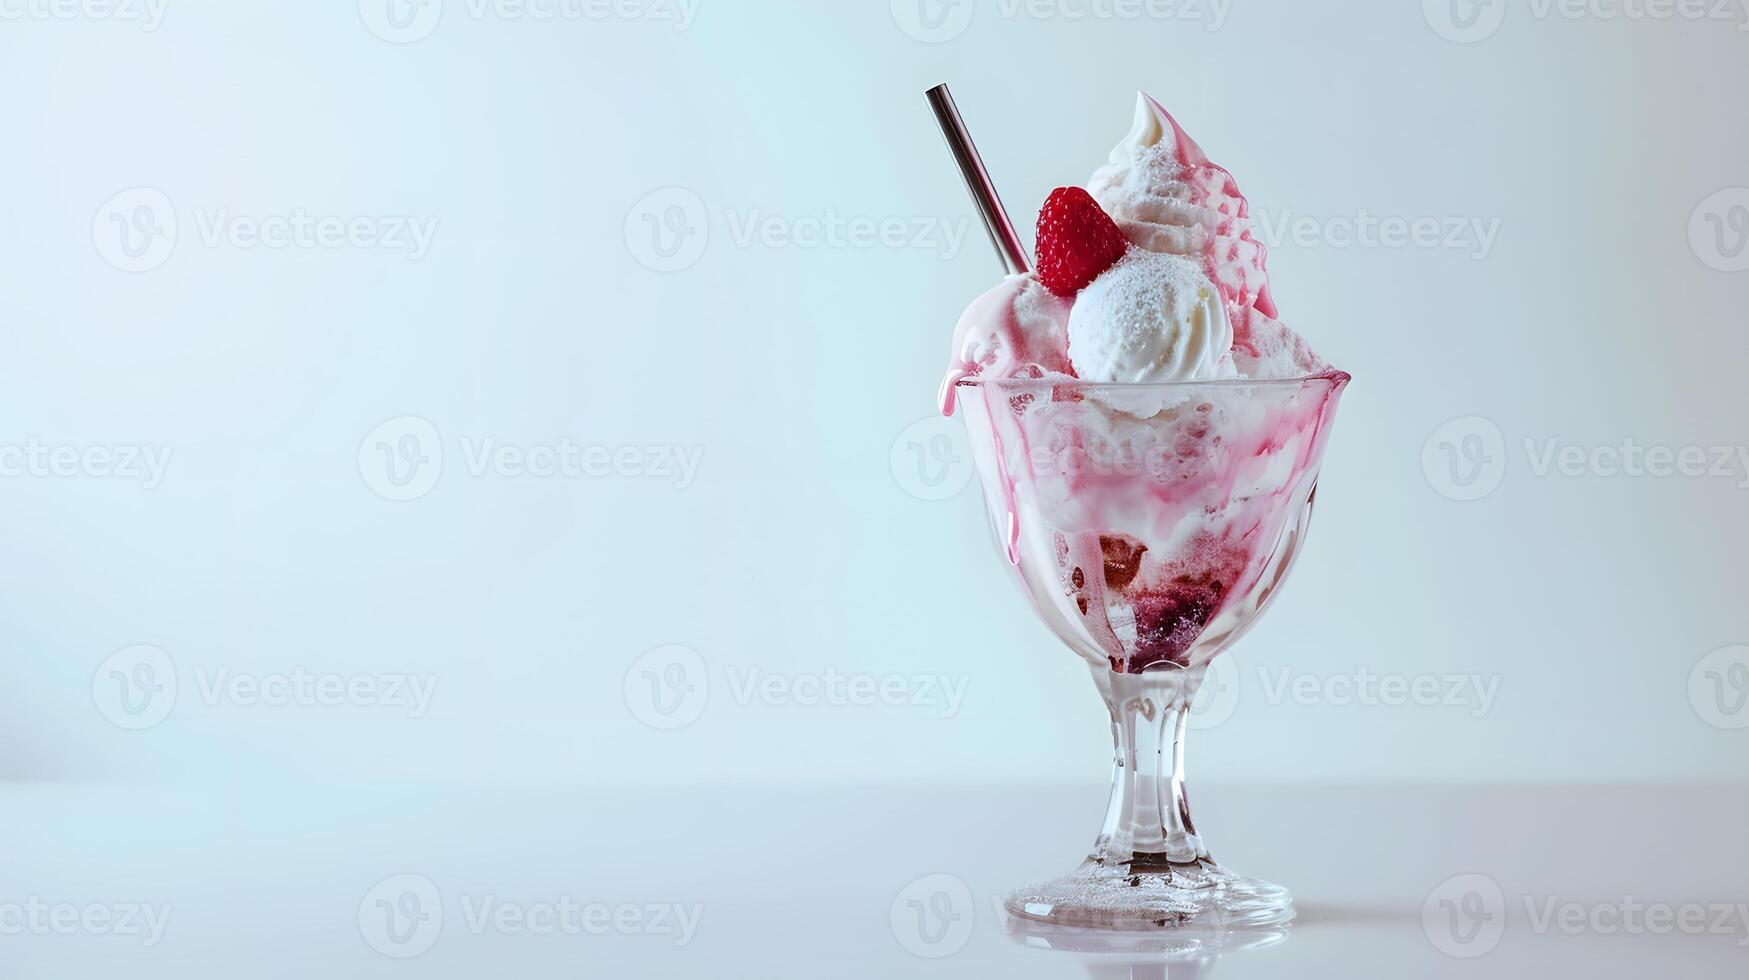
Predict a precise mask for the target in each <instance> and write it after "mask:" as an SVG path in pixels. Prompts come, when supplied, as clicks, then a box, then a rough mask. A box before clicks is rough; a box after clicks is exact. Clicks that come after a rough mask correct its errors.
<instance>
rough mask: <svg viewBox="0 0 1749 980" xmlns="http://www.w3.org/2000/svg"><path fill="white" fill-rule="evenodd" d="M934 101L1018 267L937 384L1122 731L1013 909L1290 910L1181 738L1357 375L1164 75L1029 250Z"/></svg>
mask: <svg viewBox="0 0 1749 980" xmlns="http://www.w3.org/2000/svg"><path fill="white" fill-rule="evenodd" d="M932 98H937V99H938V100H939V99H945V94H944V93H943V94H941V95H939V96H938V95H936V94H935V93H932ZM937 112H938V116H940V117H941V119H942V122H943V126H944V129H945V130H946V131H947V132H948V134H949V143H950V145H952V146H954V148H955V150H956V155H957V156H959V158H960V160H961V163H962V168H963V169H964V171H965V173H966V176H967V181H968V184H969V185H971V186H972V187H973V189H974V196H976V197H979V198H980V204H981V205H982V206H983V207H984V213H985V215H986V217H987V218H989V217H991V216H992V215H994V216H995V219H994V220H992V221H991V222H990V227H991V229H992V235H993V236H994V237H995V238H996V239H997V240H998V242H999V251H1000V252H1001V253H1002V254H1003V255H1004V256H1005V258H1007V259H1008V260H1009V265H1010V269H1011V273H1012V274H1010V275H1009V276H1008V277H1006V278H1004V279H1003V280H1002V282H1000V283H999V284H998V285H997V286H996V287H994V288H993V289H991V290H990V291H989V292H987V293H985V294H984V295H983V296H981V297H979V298H978V299H977V300H976V301H974V302H973V303H972V305H971V307H970V308H969V309H968V310H967V311H966V313H965V315H964V316H963V317H962V318H961V320H960V324H959V327H958V329H957V331H956V334H955V346H954V360H953V364H952V365H951V367H950V370H949V374H948V378H947V381H946V384H945V385H944V387H943V404H942V408H943V411H944V412H946V413H947V414H954V412H955V411H956V407H957V409H958V410H959V411H960V412H961V413H962V414H963V416H964V419H965V423H966V426H967V429H968V430H969V433H970V437H971V445H972V451H973V456H974V459H975V461H976V463H977V468H978V472H979V475H980V477H981V482H982V485H983V489H984V497H985V501H986V503H987V505H988V511H989V514H990V517H991V520H992V522H993V524H994V527H995V530H996V532H997V535H998V539H999V540H1000V541H1001V542H1003V545H1004V549H1005V551H1006V553H1007V559H1008V565H1009V566H1010V570H1011V573H1012V574H1013V576H1014V580H1015V582H1016V583H1017V584H1018V585H1019V586H1020V589H1021V592H1022V593H1023V594H1024V595H1025V596H1026V598H1027V599H1028V601H1029V602H1030V603H1031V605H1032V607H1033V609H1034V610H1035V611H1036V612H1037V614H1038V616H1039V618H1041V619H1042V620H1044V622H1045V625H1047V626H1048V627H1050V629H1051V631H1052V632H1054V633H1055V634H1056V635H1057V637H1058V638H1059V639H1061V640H1062V641H1063V642H1064V643H1065V644H1067V645H1068V646H1069V648H1070V649H1072V650H1073V651H1075V653H1077V654H1079V655H1080V656H1081V657H1082V658H1083V659H1084V660H1085V661H1086V662H1087V663H1088V665H1089V667H1090V668H1091V669H1092V673H1093V679H1094V683H1095V685H1096V687H1097V688H1098V690H1099V692H1100V694H1101V696H1102V697H1103V698H1104V699H1105V703H1106V706H1107V708H1108V709H1109V711H1110V713H1111V721H1112V733H1113V738H1114V742H1115V749H1116V766H1115V773H1114V776H1113V779H1112V789H1111V798H1110V803H1109V806H1108V807H1107V810H1106V815H1105V823H1104V826H1103V827H1102V828H1101V830H1100V832H1099V836H1098V838H1097V839H1096V840H1095V842H1094V845H1093V849H1092V852H1091V853H1090V854H1089V855H1088V857H1087V859H1086V860H1085V861H1084V862H1083V863H1082V864H1081V866H1080V867H1079V868H1078V869H1076V870H1075V871H1073V872H1071V873H1070V874H1068V875H1065V876H1064V877H1061V878H1057V879H1054V880H1052V881H1047V882H1043V883H1039V884H1035V885H1031V886H1029V887H1026V888H1022V889H1020V890H1018V891H1016V892H1015V893H1013V894H1012V895H1011V896H1009V898H1008V900H1007V902H1006V907H1007V910H1008V912H1009V913H1010V914H1012V915H1014V916H1016V917H1017V918H1019V919H1022V920H1027V921H1033V922H1039V923H1045V924H1049V925H1052V926H1065V927H1077V928H1096V929H1100V928H1103V929H1149V928H1159V927H1179V928H1183V927H1191V928H1205V929H1206V928H1214V929H1230V928H1244V927H1256V926H1271V925H1279V924H1281V923H1285V922H1287V921H1289V920H1291V919H1292V918H1293V904H1292V899H1291V897H1290V896H1289V894H1288V892H1287V891H1286V890H1285V889H1283V888H1281V887H1279V886H1277V885H1272V884H1269V883H1267V882H1264V881H1259V880H1257V879H1254V878H1248V877H1245V876H1243V875H1240V874H1237V873H1235V872H1233V871H1231V870H1230V869H1228V868H1226V867H1225V866H1223V865H1221V864H1218V863H1217V862H1216V861H1215V860H1214V859H1213V858H1212V857H1210V855H1209V851H1208V848H1207V847H1206V846H1205V845H1204V843H1203V840H1202V837H1201V836H1200V835H1199V834H1198V833H1197V830H1196V827H1195V825H1194V824H1193V823H1192V822H1191V817H1190V807H1189V803H1188V801H1187V799H1186V796H1185V789H1184V776H1183V762H1184V736H1185V731H1186V721H1187V718H1188V712H1189V709H1190V705H1191V702H1192V701H1193V700H1194V698H1195V697H1196V694H1197V690H1198V688H1199V687H1200V686H1201V684H1202V682H1203V679H1204V677H1205V676H1206V674H1207V671H1208V667H1209V663H1210V661H1211V660H1213V659H1214V658H1215V657H1216V656H1218V655H1219V654H1220V653H1222V652H1223V651H1225V650H1226V649H1227V648H1229V647H1230V646H1231V645H1232V644H1233V643H1234V642H1235V641H1237V640H1238V638H1239V637H1240V636H1241V635H1243V634H1244V633H1245V631H1246V630H1247V629H1249V628H1250V627H1251V625H1252V624H1253V623H1254V622H1256V620H1257V617H1258V615H1259V614H1260V613H1261V612H1262V611H1263V609H1264V607H1265V606H1267V605H1268V603H1269V601H1270V599H1272V598H1273V597H1274V596H1275V594H1276V592H1277V591H1278V589H1279V588H1280V587H1281V584H1282V582H1283V581H1284V580H1285V578H1286V576H1287V572H1288V570H1289V568H1290V567H1291V566H1292V564H1293V561H1294V559H1295V557H1296V556H1297V555H1298V553H1299V551H1300V547H1301V545H1302V543H1303V542H1304V539H1305V534H1306V527H1307V522H1308V521H1309V519H1310V516H1311V511H1312V503H1313V500H1314V499H1315V497H1316V492H1317V485H1318V473H1319V466H1320V463H1321V461H1322V458H1323V453H1324V448H1325V443H1326V441H1327V439H1328V436H1329V431H1330V424H1331V421H1332V419H1333V418H1334V415H1335V412H1336V407H1337V404H1338V402H1339V400H1340V398H1341V395H1342V391H1343V389H1344V387H1345V386H1346V385H1347V383H1348V381H1349V376H1348V375H1347V374H1346V373H1344V372H1341V371H1338V370H1336V369H1334V368H1333V367H1331V366H1330V365H1329V364H1327V363H1325V362H1324V361H1322V360H1321V359H1319V358H1318V357H1317V356H1316V355H1315V354H1313V353H1312V351H1311V349H1310V348H1309V347H1308V346H1307V345H1306V343H1305V342H1304V341H1303V340H1302V339H1300V338H1299V337H1298V336H1297V335H1296V334H1294V333H1293V332H1292V331H1291V330H1289V329H1288V328H1287V327H1286V326H1285V325H1283V324H1281V323H1280V322H1279V321H1277V320H1276V319H1275V316H1276V308H1275V304H1274V301H1273V299H1272V298H1271V295H1270V290H1269V284H1268V276H1267V272H1266V270H1265V255H1264V249H1263V247H1262V245H1261V244H1260V243H1258V242H1256V241H1255V240H1254V239H1253V238H1252V237H1251V231H1250V220H1249V216H1248V207H1247V205H1246V202H1245V199H1244V198H1243V197H1242V196H1241V195H1240V194H1239V192H1238V188H1237V186H1236V185H1235V183H1234V181H1233V178H1232V177H1231V175H1230V174H1228V173H1227V172H1226V171H1225V170H1223V169H1221V168H1219V167H1216V166H1215V165H1214V164H1212V163H1211V162H1209V160H1208V158H1207V156H1206V155H1204V154H1203V152H1202V150H1201V149H1200V148H1199V147H1198V146H1197V145H1196V144H1195V143H1194V142H1192V141H1191V140H1190V139H1189V137H1188V136H1186V135H1185V134H1184V132H1183V130H1182V129H1180V128H1179V127H1178V124H1177V123H1176V122H1175V121H1174V120H1173V119H1172V117H1171V116H1170V115H1168V114H1167V113H1166V111H1165V109H1163V108H1162V107H1161V106H1160V105H1159V103H1157V102H1155V101H1154V100H1153V99H1151V98H1149V97H1147V96H1146V95H1143V96H1141V97H1140V99H1139V100H1138V105H1137V113H1136V121H1135V125H1134V127H1133V128H1132V130H1131V132H1130V134H1129V135H1128V136H1127V137H1126V138H1125V139H1124V141H1123V142H1121V143H1120V144H1119V145H1118V147H1117V149H1115V150H1114V151H1113V152H1112V155H1111V161H1110V163H1109V164H1108V165H1107V166H1105V167H1103V168H1101V169H1100V170H1099V171H1098V172H1097V173H1095V174H1094V176H1093V179H1092V180H1091V181H1090V182H1089V183H1088V185H1087V187H1086V188H1061V189H1059V190H1058V191H1056V192H1053V194H1052V195H1051V197H1050V198H1049V200H1047V202H1046V204H1045V206H1044V209H1043V210H1042V212H1041V214H1040V218H1039V234H1038V242H1037V248H1038V263H1037V267H1036V269H1033V268H1026V267H1025V266H1024V256H1025V252H1024V250H1023V249H1021V248H1020V246H1018V244H1017V243H1016V242H1015V241H1014V240H1013V239H1012V237H1011V236H1012V227H1011V226H1009V225H1008V224H1007V221H1006V219H1005V218H1004V217H1002V216H1001V215H1002V212H1001V207H1000V203H999V200H997V199H996V197H995V195H994V191H993V189H991V188H990V187H989V181H988V177H987V175H986V174H985V172H984V171H983V168H982V165H981V164H980V163H978V162H977V159H976V153H975V151H972V150H971V149H970V142H969V140H968V139H966V137H965V136H964V128H963V125H961V124H960V123H959V121H958V116H957V113H954V112H953V111H952V105H951V102H946V103H945V108H943V104H942V103H941V102H939V101H938V108H937ZM1004 236H1010V237H1009V238H1008V240H1007V241H1004ZM1016 256H1018V257H1019V258H1018V259H1016V258H1015V257H1016ZM1017 265H1018V266H1021V267H1020V268H1015V266H1017Z"/></svg>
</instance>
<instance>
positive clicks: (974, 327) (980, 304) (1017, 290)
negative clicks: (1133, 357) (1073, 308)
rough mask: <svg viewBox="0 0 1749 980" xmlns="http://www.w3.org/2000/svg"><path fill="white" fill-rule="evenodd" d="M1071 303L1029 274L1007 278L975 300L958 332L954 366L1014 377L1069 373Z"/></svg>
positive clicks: (992, 375) (971, 371) (999, 376)
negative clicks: (1046, 373) (1041, 373)
mask: <svg viewBox="0 0 1749 980" xmlns="http://www.w3.org/2000/svg"><path fill="white" fill-rule="evenodd" d="M1068 324H1069V301H1068V300H1066V299H1063V298H1062V297H1060V296H1057V295H1055V294H1053V293H1052V292H1051V291H1050V290H1048V289H1046V288H1045V287H1044V284H1043V283H1041V282H1039V281H1038V279H1037V278H1035V277H1034V276H1032V275H1030V274H1023V275H1013V276H1008V277H1007V278H1005V279H1003V280H1002V281H1001V282H999V283H997V284H996V285H995V286H994V287H992V288H991V289H990V290H989V291H988V292H986V293H984V295H982V296H979V297H978V298H977V299H975V300H973V301H972V305H971V306H969V307H967V308H966V312H965V313H964V314H962V315H961V316H960V321H959V325H958V326H956V327H955V328H954V335H953V350H954V362H955V363H954V366H955V367H956V368H957V369H958V370H961V371H964V372H966V373H967V374H987V375H990V376H991V377H998V378H1010V377H1014V376H1016V375H1023V374H1029V373H1034V372H1033V371H1032V368H1033V367H1034V366H1035V365H1036V366H1037V367H1038V368H1039V369H1040V370H1041V371H1047V372H1051V373H1055V374H1068V373H1069V356H1068V336H1067V333H1068Z"/></svg>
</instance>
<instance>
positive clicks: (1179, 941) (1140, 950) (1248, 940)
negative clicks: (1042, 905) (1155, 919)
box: [1002, 916, 1287, 980]
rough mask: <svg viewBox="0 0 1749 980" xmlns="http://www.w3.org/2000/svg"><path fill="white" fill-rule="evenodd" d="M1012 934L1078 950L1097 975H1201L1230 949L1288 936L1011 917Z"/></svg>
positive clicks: (1023, 941) (1278, 930) (1191, 978)
mask: <svg viewBox="0 0 1749 980" xmlns="http://www.w3.org/2000/svg"><path fill="white" fill-rule="evenodd" d="M1002 926H1003V929H1004V931H1006V932H1007V933H1008V936H1009V938H1010V939H1013V940H1014V941H1015V942H1016V943H1019V944H1020V945H1022V946H1025V947H1027V948H1029V949H1049V950H1056V951H1058V952H1063V953H1074V954H1077V956H1078V958H1079V959H1080V960H1081V963H1082V965H1083V966H1085V967H1086V968H1087V973H1088V975H1089V976H1091V977H1094V978H1095V980H1197V978H1200V977H1205V976H1209V975H1210V974H1211V972H1212V971H1213V970H1214V967H1215V964H1216V963H1219V962H1220V960H1221V956H1222V955H1223V954H1226V953H1232V952H1240V951H1244V950H1253V949H1265V948H1267V947H1270V946H1275V945H1277V944H1279V943H1283V942H1286V941H1287V930H1286V929H1285V928H1283V927H1280V926H1258V927H1253V928H1249V929H1198V928H1196V927H1194V926H1193V927H1189V928H1181V929H1172V930H1167V931H1158V930H1156V931H1154V932H1147V933H1137V932H1112V931H1110V930H1106V929H1082V928H1076V927H1073V926H1053V925H1048V924H1046V923H1042V922H1032V921H1029V920H1026V919H1021V918H1016V917H1014V916H1008V917H1005V918H1004V920H1003V924H1002Z"/></svg>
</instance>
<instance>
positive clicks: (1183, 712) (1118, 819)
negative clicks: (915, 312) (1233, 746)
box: [1092, 666, 1209, 874]
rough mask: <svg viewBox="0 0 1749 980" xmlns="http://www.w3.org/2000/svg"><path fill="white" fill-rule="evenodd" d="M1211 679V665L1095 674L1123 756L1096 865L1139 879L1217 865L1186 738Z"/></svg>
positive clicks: (1098, 844) (1115, 771) (1096, 847)
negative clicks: (1193, 800) (1195, 816)
mask: <svg viewBox="0 0 1749 980" xmlns="http://www.w3.org/2000/svg"><path fill="white" fill-rule="evenodd" d="M1207 673H1208V668H1207V667H1206V666H1204V667H1199V668H1196V669H1194V670H1161V671H1150V672H1147V673H1142V674H1118V673H1113V672H1112V671H1110V670H1107V669H1103V668H1095V669H1094V671H1093V678H1094V682H1095V683H1096V684H1098V685H1099V692H1100V694H1102V695H1103V696H1104V697H1105V704H1106V707H1107V708H1109V709H1110V711H1111V731H1112V742H1113V746H1114V749H1115V754H1116V764H1115V766H1114V767H1113V774H1112V781H1111V803H1110V805H1109V806H1108V807H1107V809H1106V814H1105V827H1104V828H1103V829H1102V830H1101V831H1100V834H1099V840H1098V841H1097V842H1096V843H1095V844H1094V848H1093V855H1092V859H1093V860H1094V861H1096V862H1098V863H1100V864H1102V865H1107V866H1123V867H1127V868H1128V869H1130V870H1131V871H1133V872H1135V873H1138V874H1140V873H1147V872H1164V871H1169V870H1171V869H1173V868H1175V867H1183V866H1186V865H1194V864H1199V863H1202V862H1207V861H1209V854H1208V850H1207V849H1206V848H1204V847H1203V843H1202V839H1201V838H1200V837H1198V836H1197V833H1196V826H1195V825H1194V824H1192V823H1191V820H1190V804H1189V802H1188V801H1187V799H1186V798H1185V792H1184V734H1185V729H1186V725H1187V723H1188V721H1189V718H1190V704H1191V702H1192V701H1193V700H1195V698H1196V692H1197V690H1198V689H1199V688H1200V687H1202V682H1203V678H1204V677H1205V676H1206V675H1207Z"/></svg>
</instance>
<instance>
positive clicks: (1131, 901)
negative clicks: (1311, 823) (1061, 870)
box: [1003, 856, 1294, 931]
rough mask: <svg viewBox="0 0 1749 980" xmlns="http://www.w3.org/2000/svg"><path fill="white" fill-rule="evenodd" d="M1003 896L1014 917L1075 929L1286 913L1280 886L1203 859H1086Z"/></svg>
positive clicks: (1236, 921) (1289, 917)
mask: <svg viewBox="0 0 1749 980" xmlns="http://www.w3.org/2000/svg"><path fill="white" fill-rule="evenodd" d="M1139 857H1140V856H1138V858H1139ZM1003 904H1004V907H1005V908H1006V909H1007V910H1008V914H1010V915H1012V916H1015V917H1016V918H1019V919H1025V920H1028V921H1031V922H1041V923H1046V924H1049V925H1054V926H1071V927H1075V928H1081V929H1119V930H1130V931H1141V930H1151V929H1191V930H1227V929H1249V928H1258V927H1264V926H1280V925H1286V924H1287V923H1289V922H1291V921H1293V917H1294V904H1293V896H1292V895H1290V894H1288V890H1287V889H1285V888H1283V887H1281V886H1280V885H1272V884H1270V883H1269V882H1267V881H1260V880H1258V879H1256V878H1247V877H1246V876H1244V875H1241V874H1235V873H1233V872H1231V871H1228V870H1227V869H1226V868H1223V867H1221V866H1220V865H1217V864H1215V863H1214V862H1213V861H1210V860H1207V859H1197V860H1193V861H1190V862H1188V863H1180V862H1166V861H1160V862H1157V863H1155V862H1147V861H1143V860H1139V859H1138V860H1135V861H1130V862H1125V863H1123V864H1113V865H1107V864H1104V863H1101V862H1100V861H1098V860H1095V859H1089V860H1088V861H1087V862H1086V863H1084V864H1082V865H1081V867H1079V868H1077V869H1075V871H1074V872H1072V873H1070V874H1067V875H1064V876H1063V877H1061V878H1056V879H1053V880H1051V881H1046V882H1041V883H1039V884H1036V885H1030V886H1028V887H1025V888H1022V889H1019V890H1017V891H1015V892H1014V893H1013V894H1011V895H1009V896H1008V898H1007V900H1006V901H1005V902H1004V903H1003Z"/></svg>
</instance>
